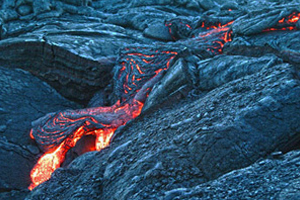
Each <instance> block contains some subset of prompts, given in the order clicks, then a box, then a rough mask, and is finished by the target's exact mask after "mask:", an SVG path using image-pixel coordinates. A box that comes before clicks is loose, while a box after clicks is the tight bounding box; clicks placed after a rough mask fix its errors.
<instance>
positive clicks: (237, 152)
mask: <svg viewBox="0 0 300 200" xmlns="http://www.w3.org/2000/svg"><path fill="white" fill-rule="evenodd" d="M299 95H300V81H299V77H297V73H296V69H295V68H294V67H292V66H290V65H288V64H281V65H276V66H273V67H272V66H270V67H266V68H264V69H262V70H261V71H260V72H257V73H254V74H252V75H249V76H244V77H242V78H240V79H237V80H234V81H231V82H229V83H227V84H224V85H223V86H220V87H218V88H216V89H214V90H212V91H210V92H209V93H207V94H206V95H204V96H203V97H202V98H199V99H197V100H195V101H190V102H182V103H181V104H180V106H176V107H173V108H172V107H169V108H167V107H166V108H162V109H161V110H157V111H156V112H153V113H150V114H147V115H144V116H143V115H142V116H140V117H138V118H137V119H136V120H134V121H132V122H131V123H129V124H128V125H127V126H126V127H125V128H123V129H121V130H120V131H119V132H118V133H116V136H115V137H114V140H113V141H112V144H111V145H110V147H109V148H107V149H105V150H103V151H101V152H99V153H92V152H91V153H89V154H85V155H83V156H81V157H79V158H78V160H77V159H76V160H74V161H73V163H71V165H70V166H69V168H68V169H60V170H58V171H57V172H55V173H54V175H53V177H52V178H51V179H50V180H49V181H48V182H46V183H44V184H42V185H40V186H39V187H37V188H36V189H34V190H33V191H32V193H31V194H30V195H29V196H28V197H27V199H37V198H46V197H48V198H52V199H61V198H63V197H64V198H67V199H72V198H75V197H76V198H78V199H85V198H87V197H89V198H91V199H97V198H98V197H99V196H101V198H104V199H114V198H118V199H157V198H160V197H164V196H165V195H166V194H167V195H169V193H168V192H167V191H172V190H175V189H177V188H189V187H193V186H196V185H199V184H201V183H204V182H206V181H209V180H213V179H216V178H218V177H220V176H222V175H223V174H226V173H228V172H230V171H232V170H235V169H239V168H243V167H246V166H248V165H251V164H252V163H254V162H256V161H257V160H259V159H261V158H264V157H266V156H267V155H269V154H270V153H271V152H273V151H278V150H282V151H286V150H287V149H286V144H288V142H289V141H292V140H298V139H297V138H298V134H299V127H300V126H299V125H300V124H299V122H300V113H299V111H300V109H299V106H300V101H299V100H300V99H299ZM171 116H172V117H171ZM158 141H159V142H158ZM69 187H72V188H73V189H72V190H70V189H67V188H69ZM55 190H59V191H60V192H55V193H53V191H55ZM62 191H66V192H62ZM184 191H185V190H184ZM181 193H183V192H179V193H176V195H180V194H181ZM241 193H242V192H241Z"/></svg>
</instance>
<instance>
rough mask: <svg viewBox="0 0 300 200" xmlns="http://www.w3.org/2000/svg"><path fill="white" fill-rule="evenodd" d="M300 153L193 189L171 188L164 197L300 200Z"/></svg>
mask: <svg viewBox="0 0 300 200" xmlns="http://www.w3.org/2000/svg"><path fill="white" fill-rule="evenodd" d="M299 165H300V152H299V150H297V151H292V152H289V153H287V154H286V155H283V156H281V157H280V158H279V159H274V158H272V157H270V158H268V159H265V160H260V161H258V162H256V163H255V164H253V165H251V166H249V167H247V168H243V169H239V170H234V171H232V172H230V173H228V174H225V175H223V176H221V177H220V178H218V179H216V180H214V181H210V182H207V183H204V184H201V185H198V186H195V187H193V188H178V189H174V190H171V191H167V192H166V193H165V194H166V195H165V196H164V198H163V199H166V200H167V199H195V200H197V199H199V200H200V199H201V200H202V199H279V200H285V199H299V198H300V189H299V184H300V176H299Z"/></svg>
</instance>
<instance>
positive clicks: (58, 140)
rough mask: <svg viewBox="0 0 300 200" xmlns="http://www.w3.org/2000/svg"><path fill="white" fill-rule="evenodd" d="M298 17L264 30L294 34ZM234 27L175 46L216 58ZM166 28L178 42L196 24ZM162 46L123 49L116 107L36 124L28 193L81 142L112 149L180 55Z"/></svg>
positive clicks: (209, 29) (207, 30)
mask: <svg viewBox="0 0 300 200" xmlns="http://www.w3.org/2000/svg"><path fill="white" fill-rule="evenodd" d="M299 18H300V14H297V13H292V14H291V15H290V16H288V17H286V18H283V19H281V20H279V21H278V26H276V27H274V28H270V29H266V30H264V31H272V30H295V29H296V23H297V22H298V20H299ZM232 23H233V22H229V23H227V24H224V25H222V24H216V25H210V26H205V23H204V22H202V24H201V27H200V29H203V30H204V31H201V33H199V34H198V35H197V36H196V37H195V36H193V37H192V38H189V39H188V40H183V41H179V42H178V43H177V44H178V45H179V46H180V45H181V46H180V47H181V48H182V47H185V46H186V45H187V44H188V45H193V46H194V47H195V49H197V48H199V49H200V48H204V49H205V50H206V51H208V52H210V53H213V54H215V55H216V54H220V53H222V48H223V46H224V44H225V43H227V42H229V41H231V40H232V31H231V30H230V25H231V24H232ZM166 26H167V27H168V28H169V31H170V34H171V36H172V38H173V39H174V40H177V39H178V37H177V36H176V35H173V33H175V32H174V31H173V30H172V28H174V27H175V28H178V27H181V28H184V29H185V30H188V31H193V30H192V29H193V28H192V26H190V25H189V24H187V23H183V22H179V25H177V26H174V25H173V23H172V22H169V23H167V24H166ZM191 33H192V32H191ZM163 48H164V47H163V46H160V47H157V49H153V48H149V47H132V48H125V49H124V50H123V51H121V53H120V54H121V56H120V58H119V63H120V66H116V68H117V71H116V73H115V76H114V86H115V88H114V94H115V96H117V97H118V99H119V100H118V101H117V102H116V103H115V104H114V105H113V106H110V107H96V108H87V109H81V110H67V111H64V112H58V113H50V114H48V115H46V116H45V117H42V118H40V119H38V120H37V121H35V122H33V128H32V130H31V131H30V137H31V138H32V139H35V140H36V141H37V143H38V144H39V146H40V147H41V148H42V149H43V150H44V152H45V153H44V154H43V155H42V156H41V157H40V159H39V160H38V162H37V164H36V165H35V166H34V168H33V169H32V171H31V174H30V176H31V180H32V183H31V185H30V186H29V189H30V190H32V189H33V188H34V187H36V186H37V185H39V184H41V183H43V182H45V181H46V180H48V179H49V178H50V177H51V174H52V173H53V172H54V171H55V170H56V169H57V168H59V167H60V165H61V164H62V162H63V161H64V159H65V156H66V153H67V151H68V150H69V149H71V148H73V147H74V146H75V145H76V143H77V141H78V140H79V139H80V138H82V137H83V136H85V135H91V134H92V135H95V136H96V141H95V149H96V150H98V151H100V150H101V149H103V148H105V147H107V146H108V145H109V142H110V139H111V137H112V136H113V134H114V132H115V130H116V129H117V128H118V127H120V126H122V125H125V124H126V123H127V122H128V121H129V120H131V119H134V118H136V117H137V116H139V115H140V113H141V111H142V108H143V105H144V102H145V100H146V98H147V97H148V95H149V92H150V91H151V89H152V87H153V86H154V84H155V83H157V82H158V81H159V80H160V79H161V77H162V76H163V72H164V71H165V70H167V69H168V68H169V67H170V65H171V62H172V61H173V60H174V58H175V57H176V56H177V55H178V51H179V50H163ZM118 67H119V68H118Z"/></svg>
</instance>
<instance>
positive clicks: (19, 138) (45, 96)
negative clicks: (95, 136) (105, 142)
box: [0, 67, 79, 199]
mask: <svg viewBox="0 0 300 200" xmlns="http://www.w3.org/2000/svg"><path fill="white" fill-rule="evenodd" d="M0 87H1V88H2V89H1V93H0V102H1V103H0V138H1V139H0V160H1V162H0V169H1V170H0V171H1V173H0V191H1V192H5V191H6V192H9V191H11V190H24V189H26V188H27V187H28V184H30V182H31V180H30V177H29V173H30V171H31V169H32V167H33V166H34V163H35V162H36V158H37V156H38V154H39V153H40V150H39V148H38V147H37V145H36V144H35V143H34V141H33V140H31V139H30V137H28V131H29V130H30V126H31V122H32V121H33V120H35V119H37V118H39V117H41V116H43V115H45V114H46V113H48V112H53V111H56V110H61V109H68V108H69V109H70V108H72V109H74V108H76V107H79V106H78V105H76V104H75V103H71V102H69V101H67V100H66V99H64V98H63V97H61V96H60V95H59V94H58V93H57V92H56V91H55V90H54V89H53V88H51V87H50V86H49V85H47V84H46V83H44V82H42V81H41V80H39V79H38V78H36V77H34V76H33V75H31V74H30V73H28V72H25V71H23V70H21V69H7V68H3V67H0ZM14 193H15V195H18V194H19V193H20V194H23V196H24V193H22V192H13V193H12V194H11V195H13V194H14ZM1 195H2V194H1ZM1 195H0V197H1V198H2V196H1ZM7 196H9V194H7ZM3 198H4V197H3ZM12 198H13V196H12ZM4 199H6V198H4ZM7 199H10V198H7Z"/></svg>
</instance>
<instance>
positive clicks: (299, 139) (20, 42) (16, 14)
mask: <svg viewBox="0 0 300 200" xmlns="http://www.w3.org/2000/svg"><path fill="white" fill-rule="evenodd" d="M299 4H300V1H299V0H292V1H286V0H279V1H274V0H231V1H228V0H159V1H158V0H147V1H145V0H0V51H1V54H0V66H1V68H0V86H1V93H0V199H24V198H26V199H247V198H248V199H250V198H251V199H272V198H273V199H298V198H299V194H300V189H299V188H300V187H299V178H300V177H299V176H298V174H299V170H298V168H299V158H300V156H299V151H293V152H289V151H291V150H294V149H297V148H299V147H300V145H299V144H300V136H299V134H300V129H299V127H300V124H299V122H300V98H299V97H300V80H299V77H300V70H299V69H300V42H299V41H300V40H299V34H300V31H299V29H300V21H297V22H296V23H291V22H287V19H288V16H289V15H291V14H294V15H295V14H297V13H299V12H300V10H299ZM282 18H284V20H283V21H282ZM224 24H229V25H228V27H225V28H227V29H226V31H227V36H232V41H230V40H228V41H227V43H226V44H225V45H224V48H223V49H221V48H220V47H223V43H222V42H221V43H220V41H216V42H215V38H216V37H221V35H220V34H219V33H218V32H214V33H213V34H211V37H204V36H205V35H206V33H207V32H206V31H207V27H210V28H211V29H214V27H222V26H223V25H224ZM222 28H224V27H222ZM208 29H209V28H208ZM201 36H203V38H202V37H201ZM219 39H220V38H219ZM223 39H224V38H223ZM227 39H228V38H227ZM211 42H215V43H214V44H213V45H212V44H211ZM145 46H152V47H153V46H162V47H163V50H164V51H166V50H173V49H176V50H178V56H176V58H175V59H174V60H175V61H174V63H171V64H170V65H171V66H170V70H169V71H167V73H166V74H165V76H164V77H163V78H162V79H161V81H160V82H159V83H157V84H156V85H155V87H154V88H153V90H152V92H151V93H150V94H149V97H148V99H147V101H146V104H145V107H144V112H143V113H142V114H141V115H140V116H139V117H138V118H137V119H135V120H132V121H130V122H129V123H128V124H127V125H125V126H123V127H120V128H119V129H118V130H117V132H116V134H115V136H114V137H113V140H112V141H111V145H110V146H109V147H108V148H106V149H104V150H102V151H101V152H88V153H86V154H84V155H82V156H79V157H78V155H80V154H82V153H84V152H85V151H86V149H85V144H88V145H91V144H93V142H94V140H95V139H94V138H93V137H87V138H84V139H83V140H81V141H80V142H78V146H79V147H78V146H77V147H75V148H73V149H71V150H70V151H69V152H68V153H67V158H66V160H65V163H63V167H62V168H59V169H58V170H56V171H55V173H54V174H53V176H52V178H51V179H50V180H49V181H47V182H45V183H43V184H41V185H40V186H38V187H37V188H35V189H34V190H33V191H32V192H31V193H29V191H28V190H26V188H27V186H28V184H29V171H30V169H31V168H32V166H33V164H34V162H36V159H37V158H38V157H39V155H40V154H39V153H40V149H39V148H38V147H37V145H36V144H35V143H34V142H33V141H32V140H30V138H29V130H30V128H31V125H30V123H31V122H32V121H33V120H36V119H37V118H39V117H42V116H44V115H46V114H47V113H50V112H58V111H63V110H66V109H69V108H71V109H74V108H79V107H80V106H78V105H77V104H75V103H72V102H70V101H68V100H66V99H65V98H67V99H69V100H73V101H75V102H77V103H80V104H81V105H88V107H94V106H109V105H111V104H113V103H115V102H114V100H115V98H114V97H113V93H114V92H116V91H115V90H116V88H117V87H118V86H116V85H113V81H112V79H113V78H115V79H116V76H114V75H115V74H114V73H115V72H116V70H118V69H120V68H121V67H122V66H120V63H118V60H120V58H122V55H123V54H124V53H128V52H130V51H132V50H136V49H137V48H143V47H145ZM129 47H130V48H129ZM135 48H136V49H135ZM214 48H215V49H214ZM218 48H219V49H218ZM211 50H215V52H213V51H211ZM142 51H143V50H141V52H142ZM153 51H154V50H153ZM154 52H155V51H154ZM156 53H157V54H159V53H158V51H157V52H156ZM220 53H223V55H217V56H216V54H220ZM157 56H158V55H157ZM124 58H125V59H126V57H124ZM140 59H141V60H142V59H143V57H140ZM157 61H158V62H157V63H160V61H159V60H157ZM164 61H166V60H164ZM147 62H149V63H151V62H150V61H149V60H146V61H145V63H147ZM152 64H153V63H152ZM149 66H150V65H149ZM20 68H21V69H20ZM23 70H26V71H28V72H30V73H31V74H30V73H28V72H25V71H23ZM34 76H36V77H38V78H36V77H34ZM117 78H118V77H117ZM122 78H123V79H126V75H124V76H123V77H122ZM45 82H46V83H47V84H45ZM119 88H121V89H122V87H119ZM62 96H63V97H62ZM280 151H281V152H283V153H284V154H285V153H287V152H289V153H287V154H286V155H281V153H279V152H280ZM274 152H275V153H274ZM76 157H77V158H76ZM74 158H76V159H75V160H73V159H74ZM72 160H73V161H72ZM70 162H71V163H70ZM25 196H27V197H25Z"/></svg>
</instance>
